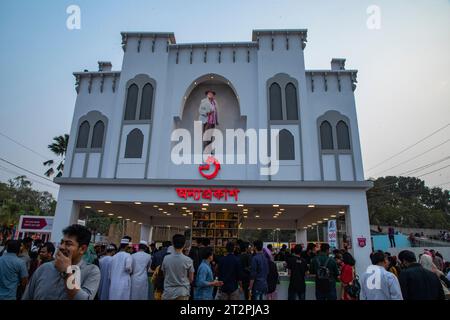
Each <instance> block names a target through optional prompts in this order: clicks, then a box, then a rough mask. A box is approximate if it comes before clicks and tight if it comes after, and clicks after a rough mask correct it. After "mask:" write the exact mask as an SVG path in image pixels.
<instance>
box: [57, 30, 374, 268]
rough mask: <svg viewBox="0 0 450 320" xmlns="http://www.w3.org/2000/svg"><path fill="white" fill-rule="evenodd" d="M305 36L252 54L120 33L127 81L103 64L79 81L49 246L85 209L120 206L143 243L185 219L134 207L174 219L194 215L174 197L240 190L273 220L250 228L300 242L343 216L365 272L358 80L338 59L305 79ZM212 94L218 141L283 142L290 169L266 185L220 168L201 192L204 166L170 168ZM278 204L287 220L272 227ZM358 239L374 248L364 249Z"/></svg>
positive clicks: (250, 45)
mask: <svg viewBox="0 0 450 320" xmlns="http://www.w3.org/2000/svg"><path fill="white" fill-rule="evenodd" d="M306 34H307V32H306V30H254V31H253V35H252V41H249V42H236V43H192V44H177V43H176V42H175V37H174V34H173V33H130V32H127V33H122V40H123V41H122V46H123V50H124V57H123V63H122V70H121V71H120V72H118V71H111V65H110V63H104V62H101V63H99V67H100V71H98V72H77V73H74V75H75V77H76V79H77V92H78V96H77V100H76V105H75V111H74V117H73V122H72V127H71V131H70V137H71V139H70V140H69V146H68V153H67V157H66V165H65V170H64V175H63V177H62V178H59V179H56V181H57V182H58V183H59V184H60V185H61V189H60V193H59V198H58V206H57V212H56V219H55V223H54V228H53V236H54V237H56V238H58V237H59V235H60V233H61V230H62V228H63V227H65V226H66V225H68V224H70V223H71V222H74V221H76V220H77V218H78V215H79V213H80V206H83V205H86V204H89V205H92V206H94V207H95V205H100V204H102V205H104V201H111V202H113V204H116V203H117V204H123V205H124V206H125V207H123V211H121V212H123V214H122V215H123V216H124V217H125V216H129V217H130V220H134V221H140V222H141V223H142V226H143V232H142V233H143V234H147V235H148V227H150V226H152V225H160V224H172V225H175V224H177V225H184V224H186V225H187V224H188V220H189V218H190V217H189V216H187V217H186V216H183V215H181V214H178V213H179V211H177V210H175V211H174V214H172V215H171V216H161V215H160V214H158V211H157V210H154V209H151V210H150V209H145V210H142V209H139V208H143V207H137V208H135V207H134V206H133V203H134V202H142V203H145V204H151V203H169V202H170V203H172V202H173V203H175V207H176V208H178V209H179V207H180V206H181V204H183V203H184V204H186V205H188V204H191V205H195V203H193V202H192V201H191V202H190V201H188V200H184V199H183V200H182V201H180V198H179V197H177V194H176V192H175V191H174V188H175V187H177V186H178V187H179V186H184V187H193V186H203V187H238V188H240V193H239V203H242V204H245V205H249V206H250V207H253V208H259V209H258V210H261V212H263V213H265V212H266V211H267V212H268V213H267V214H268V215H267V216H263V215H262V216H261V219H253V218H252V217H250V219H248V220H247V221H245V227H250V228H255V227H270V228H272V227H273V228H277V227H279V228H289V229H295V230H297V236H298V239H302V240H305V229H304V228H307V227H308V225H310V224H311V223H313V222H315V221H317V219H322V218H325V217H326V216H328V215H330V213H331V214H332V213H333V212H335V211H336V212H337V211H340V210H342V209H343V208H344V209H345V215H346V220H347V229H348V234H349V235H351V241H352V247H353V251H354V254H355V258H356V260H357V261H358V268H362V267H365V266H366V265H367V264H368V263H369V253H370V250H371V244H370V230H369V219H368V212H367V204H366V197H365V191H366V190H367V189H368V188H369V187H370V184H369V183H368V182H366V181H364V176H363V166H362V158H361V149H360V142H359V134H358V124H357V115H356V108H355V99H354V90H355V88H356V85H355V83H356V73H357V71H355V70H345V69H344V62H345V60H343V59H333V60H332V63H331V68H330V69H329V70H305V63H304V55H303V50H304V49H305V44H306ZM136 88H137V89H136ZM206 88H211V89H214V90H215V91H216V92H217V96H216V99H217V101H218V104H219V110H218V114H219V127H218V128H219V129H220V130H225V129H231V128H233V129H237V128H241V129H244V130H247V129H249V128H254V129H280V130H284V132H283V135H282V134H281V133H280V142H279V143H280V148H281V145H284V146H285V147H284V149H283V150H285V152H287V153H286V154H287V158H286V159H287V160H280V169H279V171H278V173H277V174H275V175H272V176H264V175H261V174H260V167H261V165H260V164H240V165H237V164H234V165H231V164H226V163H223V164H222V168H221V170H220V172H219V174H218V175H217V177H216V178H215V179H213V180H205V179H204V178H203V177H202V176H200V174H199V172H198V164H182V165H176V164H174V163H173V162H172V161H171V150H172V148H173V146H174V145H175V142H172V141H171V134H172V132H173V130H174V129H177V128H185V129H187V130H188V131H190V132H192V130H193V121H194V120H197V117H198V111H197V109H198V104H199V102H200V99H202V98H203V97H204V91H205V89H206ZM133 90H137V95H134V93H133V92H132V91H133ZM278 90H279V91H278ZM149 92H152V94H150V93H149ZM278 93H280V94H281V99H278V97H279V95H278ZM134 98H136V99H137V101H136V100H133V99H134ZM127 100H128V103H127ZM128 105H130V106H132V105H134V106H136V109H132V108H129V107H128ZM100 121H101V123H100ZM87 123H88V124H89V128H88V129H86V128H87ZM83 126H84V127H85V128H84V129H83V128H82V127H83ZM102 128H103V130H102ZM286 130H287V131H286ZM327 130H330V131H327ZM328 133H329V134H328ZM83 134H85V136H83ZM321 136H322V139H321ZM193 143H194V142H193ZM130 155H131V156H130ZM245 155H246V157H247V159H248V158H249V156H250V154H249V150H248V148H246V149H245ZM274 202H276V203H277V204H279V205H280V206H286V212H288V214H286V215H285V216H282V217H280V219H272V216H271V213H270V212H269V209H268V208H270V207H271V206H272V205H273V204H274ZM211 203H212V204H217V205H222V204H223V205H229V202H226V201H224V200H217V201H216V200H213V201H211ZM309 204H314V205H315V208H314V209H313V208H310V209H308V205H309ZM148 208H152V207H151V206H149V207H148ZM289 208H291V209H292V210H291V209H289ZM119 209H120V207H115V210H119ZM101 210H103V209H101ZM106 210H108V208H106V209H105V210H104V211H106ZM327 210H328V211H327ZM313 211H314V212H313ZM115 214H116V215H117V213H115ZM283 217H284V218H283ZM358 237H365V238H366V239H367V245H366V246H365V247H359V246H358V241H357V238H358Z"/></svg>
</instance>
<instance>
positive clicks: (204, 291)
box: [194, 248, 223, 300]
mask: <svg viewBox="0 0 450 320" xmlns="http://www.w3.org/2000/svg"><path fill="white" fill-rule="evenodd" d="M202 254H203V256H202V259H203V260H202V263H200V266H199V267H198V271H197V276H196V279H195V288H194V300H212V298H213V289H214V287H220V286H221V285H222V284H223V283H222V282H221V281H217V280H214V277H213V273H212V269H211V261H212V259H213V249H212V248H205V249H204V250H202Z"/></svg>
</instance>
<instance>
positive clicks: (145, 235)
mask: <svg viewBox="0 0 450 320" xmlns="http://www.w3.org/2000/svg"><path fill="white" fill-rule="evenodd" d="M149 238H150V227H149V226H147V225H144V224H141V239H140V240H141V241H145V242H147V243H148V242H149Z"/></svg>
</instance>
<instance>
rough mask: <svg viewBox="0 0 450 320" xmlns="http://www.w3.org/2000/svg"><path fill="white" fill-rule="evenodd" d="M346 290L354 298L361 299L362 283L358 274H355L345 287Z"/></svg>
mask: <svg viewBox="0 0 450 320" xmlns="http://www.w3.org/2000/svg"><path fill="white" fill-rule="evenodd" d="M345 292H346V293H347V294H348V295H349V297H351V298H353V299H359V294H360V292H361V284H360V283H359V277H358V275H355V276H354V277H353V281H352V283H351V284H349V285H348V286H346V287H345Z"/></svg>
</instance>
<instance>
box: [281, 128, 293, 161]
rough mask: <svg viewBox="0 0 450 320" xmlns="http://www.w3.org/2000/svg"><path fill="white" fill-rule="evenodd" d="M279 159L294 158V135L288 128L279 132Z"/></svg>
mask: <svg viewBox="0 0 450 320" xmlns="http://www.w3.org/2000/svg"><path fill="white" fill-rule="evenodd" d="M279 146H280V147H279V150H278V153H279V156H278V158H279V160H295V148H294V136H293V135H292V133H291V132H290V131H289V130H286V129H283V130H281V131H280V133H279Z"/></svg>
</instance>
